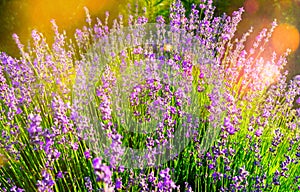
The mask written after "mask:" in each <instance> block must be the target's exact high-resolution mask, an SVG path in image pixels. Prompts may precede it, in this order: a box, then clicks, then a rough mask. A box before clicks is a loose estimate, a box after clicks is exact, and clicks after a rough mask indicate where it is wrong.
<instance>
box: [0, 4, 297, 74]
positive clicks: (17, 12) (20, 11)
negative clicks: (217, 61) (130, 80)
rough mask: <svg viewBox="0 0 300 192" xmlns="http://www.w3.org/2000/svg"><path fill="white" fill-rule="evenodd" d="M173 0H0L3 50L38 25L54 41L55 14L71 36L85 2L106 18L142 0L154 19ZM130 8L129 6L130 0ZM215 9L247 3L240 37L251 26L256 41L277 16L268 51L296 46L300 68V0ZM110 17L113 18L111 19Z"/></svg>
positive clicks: (293, 61)
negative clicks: (17, 37) (53, 25)
mask: <svg viewBox="0 0 300 192" xmlns="http://www.w3.org/2000/svg"><path fill="white" fill-rule="evenodd" d="M171 2H172V0H56V1H53V0H0V52H2V51H3V52H7V53H8V54H9V55H12V56H15V57H17V56H18V55H19V51H18V49H17V46H16V45H15V43H14V41H13V39H12V34H13V33H16V34H18V35H19V37H20V40H21V42H22V43H23V44H24V45H25V46H26V45H27V44H28V43H29V40H30V36H31V31H32V30H33V29H37V30H38V31H40V32H42V33H43V34H44V36H45V37H46V38H47V41H48V43H51V42H52V38H53V35H54V33H53V32H52V26H51V23H50V20H51V19H55V21H56V23H57V25H58V27H59V30H60V31H62V30H65V31H66V32H67V35H68V37H72V36H73V34H74V32H75V29H76V28H81V27H82V26H83V25H85V12H84V9H83V7H84V6H86V7H87V8H88V9H89V10H90V13H91V15H92V18H94V17H99V18H100V19H102V20H103V19H104V17H105V12H106V11H109V12H110V18H117V17H118V15H119V14H120V13H122V14H127V13H128V12H135V11H136V7H135V5H136V4H138V7H139V8H140V9H138V11H139V12H142V7H147V10H148V11H147V16H148V17H149V19H150V22H153V21H154V20H155V18H156V16H157V15H164V16H167V15H168V14H169V6H170V3H171ZM182 2H183V3H184V6H185V7H186V9H187V13H189V8H190V6H191V4H192V3H195V4H199V3H200V2H201V0H182ZM129 3H130V4H131V5H132V6H131V9H130V10H128V4H129ZM214 4H215V6H216V15H221V14H223V13H224V12H225V13H227V14H228V15H231V14H232V12H233V11H235V10H237V9H238V8H239V7H242V6H243V7H244V9H245V13H244V14H243V20H242V21H241V23H240V24H239V27H238V31H237V33H236V34H235V35H236V37H241V35H242V34H243V33H244V32H246V31H247V30H248V29H249V28H250V26H253V27H254V32H253V34H252V35H251V36H250V38H249V40H248V41H247V43H246V47H249V46H251V45H252V43H253V40H254V39H255V37H256V35H257V34H258V33H259V32H260V31H261V30H262V28H264V27H268V28H269V27H270V26H271V22H272V21H273V20H274V19H275V18H276V19H277V21H278V24H279V26H278V27H277V29H276V30H275V32H274V34H273V37H272V39H271V43H270V46H268V50H269V51H273V50H275V51H276V52H277V53H279V54H282V53H283V52H284V51H285V50H286V49H287V48H290V49H291V50H292V54H291V55H290V57H289V63H288V66H287V69H288V70H289V71H290V75H289V76H290V77H292V76H294V75H296V74H299V73H300V49H299V41H300V40H299V30H300V19H299V18H300V0H214ZM109 21H110V23H111V22H112V19H110V20H109Z"/></svg>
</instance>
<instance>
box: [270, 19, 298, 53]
mask: <svg viewBox="0 0 300 192" xmlns="http://www.w3.org/2000/svg"><path fill="white" fill-rule="evenodd" d="M299 41H300V37H299V31H298V29H297V28H296V27H295V26H293V25H291V24H288V23H283V24H280V25H278V27H276V28H275V31H274V33H273V35H272V39H271V42H272V46H273V48H274V50H275V51H276V53H277V54H283V53H284V52H286V50H287V49H291V51H292V52H294V51H296V50H297V49H298V47H299Z"/></svg>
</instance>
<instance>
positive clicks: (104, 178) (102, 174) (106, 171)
mask: <svg viewBox="0 0 300 192" xmlns="http://www.w3.org/2000/svg"><path fill="white" fill-rule="evenodd" d="M92 163H93V167H94V170H95V174H96V176H97V181H98V182H104V183H106V184H110V183H111V177H112V172H111V170H110V168H109V167H108V166H106V165H104V164H102V159H101V158H95V159H93V161H92Z"/></svg>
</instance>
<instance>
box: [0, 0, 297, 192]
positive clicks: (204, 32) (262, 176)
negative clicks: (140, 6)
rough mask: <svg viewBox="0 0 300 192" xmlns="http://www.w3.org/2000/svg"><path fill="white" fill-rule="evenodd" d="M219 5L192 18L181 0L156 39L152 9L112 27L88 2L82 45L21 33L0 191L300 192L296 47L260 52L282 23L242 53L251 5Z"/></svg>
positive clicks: (0, 89)
mask: <svg viewBox="0 0 300 192" xmlns="http://www.w3.org/2000/svg"><path fill="white" fill-rule="evenodd" d="M214 9H215V7H214V6H213V2H212V1H211V0H202V1H201V2H200V4H198V5H193V6H192V8H191V14H190V15H189V16H187V14H186V11H185V8H184V6H183V4H182V3H181V1H179V0H176V1H174V3H172V5H171V7H170V26H168V27H169V29H170V30H169V31H167V30H166V29H168V27H166V26H167V23H166V22H165V18H163V17H162V16H159V17H158V18H157V20H156V21H157V23H156V24H155V25H150V26H155V30H154V32H155V33H154V34H152V33H149V30H148V29H149V28H150V27H149V23H148V19H147V18H146V17H145V15H140V16H137V15H135V16H133V15H129V16H128V23H127V24H126V25H128V27H127V26H126V27H125V24H124V21H123V17H122V16H120V17H119V18H118V19H116V20H114V22H113V26H112V28H110V27H109V26H108V17H109V13H106V20H105V21H104V22H102V21H101V20H100V19H97V21H96V22H95V25H94V26H92V19H91V17H90V15H89V13H88V10H87V9H86V10H85V11H86V14H87V20H86V21H87V24H88V26H87V27H86V26H85V27H83V28H82V29H77V30H76V32H75V41H76V42H75V43H73V42H72V41H71V40H68V39H67V37H66V34H65V32H62V33H60V32H59V30H58V27H57V25H56V24H55V21H52V25H53V30H54V34H55V35H54V43H53V44H52V46H49V45H48V44H47V43H46V39H45V38H44V37H43V35H42V34H41V33H39V32H37V31H36V30H34V31H33V32H32V40H33V41H32V44H31V45H30V46H29V47H28V48H27V49H25V47H24V45H22V44H21V42H20V40H19V38H18V36H17V35H14V36H13V37H14V39H15V41H16V43H17V46H18V47H19V49H20V54H21V57H20V58H12V57H10V56H8V55H7V54H5V53H0V114H1V115H0V131H1V137H0V153H1V154H2V155H0V187H1V190H2V191H27V190H29V191H30V190H33V191H76V190H86V191H95V190H98V191H115V190H116V191H176V190H177V191H183V190H184V191H297V190H300V188H299V187H300V181H299V178H300V175H299V171H297V170H299V160H300V147H299V146H300V136H299V124H300V120H299V117H300V115H299V114H300V109H299V106H298V107H297V105H296V107H295V103H296V104H299V95H300V83H299V78H298V77H296V78H294V79H293V80H291V81H287V79H286V76H287V72H283V69H284V66H285V65H286V63H287V59H286V58H287V55H288V52H287V53H286V54H284V55H276V54H275V53H273V54H272V55H271V56H266V55H264V51H265V45H266V44H267V43H268V41H269V39H270V37H271V35H272V32H273V31H274V29H275V27H276V25H277V24H276V21H274V22H273V23H272V24H271V25H270V28H269V29H263V30H262V31H261V33H260V34H259V35H258V36H257V38H256V41H255V42H254V44H253V46H252V49H250V50H248V51H246V50H245V47H244V43H245V42H246V40H247V37H248V36H249V34H250V33H251V32H252V29H250V30H249V32H247V33H246V34H244V36H243V37H242V38H241V39H234V38H235V36H234V34H235V31H236V29H237V25H238V23H239V22H240V21H241V18H242V13H243V8H241V9H239V10H238V11H236V12H233V14H232V15H231V16H228V15H226V14H224V15H222V16H220V17H216V16H214ZM127 31H130V33H126V32H127ZM170 34H171V35H170ZM155 35H156V36H155ZM144 37H147V38H146V39H143V38H144ZM141 41H142V43H140V42H141ZM122 42H126V43H127V45H129V47H128V46H127V45H126V46H124V45H123V44H122ZM195 45H196V46H195ZM106 64H107V65H106ZM271 69H272V70H271ZM78 98H79V99H78ZM2 156H4V157H5V159H6V160H5V161H6V162H5V163H3V165H2V159H1V158H2Z"/></svg>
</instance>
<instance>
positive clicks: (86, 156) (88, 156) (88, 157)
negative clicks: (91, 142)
mask: <svg viewBox="0 0 300 192" xmlns="http://www.w3.org/2000/svg"><path fill="white" fill-rule="evenodd" d="M84 157H85V158H86V159H90V158H91V154H90V150H87V151H85V152H84Z"/></svg>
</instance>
